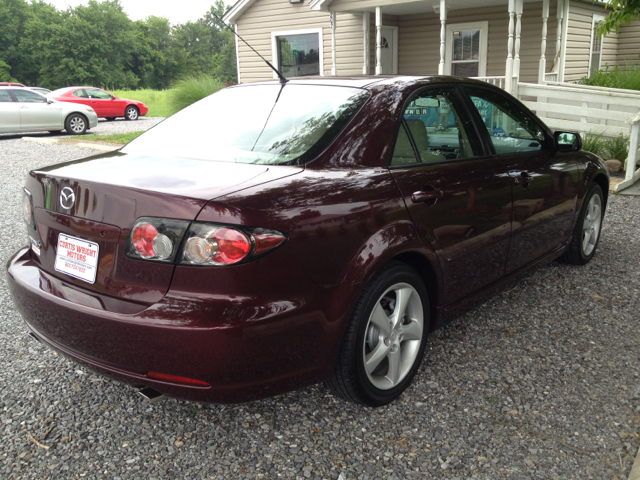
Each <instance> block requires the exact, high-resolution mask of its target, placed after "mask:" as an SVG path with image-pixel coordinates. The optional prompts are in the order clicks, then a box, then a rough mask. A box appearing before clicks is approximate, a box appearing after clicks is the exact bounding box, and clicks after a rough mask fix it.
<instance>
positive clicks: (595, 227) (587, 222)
mask: <svg viewBox="0 0 640 480" xmlns="http://www.w3.org/2000/svg"><path fill="white" fill-rule="evenodd" d="M603 216H604V196H603V194H602V188H600V185H598V184H597V183H593V184H592V185H591V187H590V188H589V191H588V192H587V195H586V197H585V199H584V202H583V204H582V208H581V209H580V216H579V217H578V222H577V223H576V226H575V229H574V230H573V239H572V240H571V244H570V245H569V250H567V251H566V253H565V254H564V256H563V257H562V259H563V260H564V261H566V262H567V263H570V264H572V265H585V264H586V263H588V262H589V261H590V260H591V259H592V258H593V255H594V254H595V253H596V247H597V246H598V241H599V240H600V230H601V227H602V218H603Z"/></svg>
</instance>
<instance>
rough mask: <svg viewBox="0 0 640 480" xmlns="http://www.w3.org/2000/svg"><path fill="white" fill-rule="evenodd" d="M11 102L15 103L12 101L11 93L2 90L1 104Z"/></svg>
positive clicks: (0, 93) (0, 92) (0, 95)
mask: <svg viewBox="0 0 640 480" xmlns="http://www.w3.org/2000/svg"><path fill="white" fill-rule="evenodd" d="M9 102H13V100H12V99H11V95H9V92H8V91H7V90H0V103H9Z"/></svg>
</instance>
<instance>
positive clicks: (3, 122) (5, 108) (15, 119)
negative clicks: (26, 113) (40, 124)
mask: <svg viewBox="0 0 640 480" xmlns="http://www.w3.org/2000/svg"><path fill="white" fill-rule="evenodd" d="M19 131H20V105H18V103H17V102H16V101H14V98H13V97H12V96H11V94H10V93H9V90H5V89H0V133H13V132H19Z"/></svg>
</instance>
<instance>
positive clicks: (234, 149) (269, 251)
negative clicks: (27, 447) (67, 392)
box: [8, 77, 608, 406]
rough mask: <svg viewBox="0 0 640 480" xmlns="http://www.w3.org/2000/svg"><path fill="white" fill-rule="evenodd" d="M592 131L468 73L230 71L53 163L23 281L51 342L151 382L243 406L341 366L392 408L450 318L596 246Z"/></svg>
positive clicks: (23, 293) (366, 393)
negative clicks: (140, 126)
mask: <svg viewBox="0 0 640 480" xmlns="http://www.w3.org/2000/svg"><path fill="white" fill-rule="evenodd" d="M211 112H216V114H215V115H211ZM580 148H581V140H580V137H579V135H578V134H574V133H571V132H555V133H554V132H551V131H549V130H548V128H547V127H546V126H545V125H544V124H542V123H541V122H540V121H539V120H538V119H537V117H535V115H533V114H532V113H531V112H530V111H528V110H527V109H526V107H524V106H523V105H522V104H521V103H520V102H518V101H517V100H515V99H513V98H512V97H510V96H509V95H507V94H505V93H504V92H502V91H501V90H499V89H497V88H494V87H491V86H489V85H485V84H482V83H480V82H474V81H469V80H465V79H459V78H453V77H436V78H418V77H406V78H390V79H381V78H357V79H305V80H293V81H290V82H288V83H286V84H280V83H277V82H266V83H259V84H249V85H242V86H237V87H232V88H227V89H224V90H222V91H220V92H218V93H216V94H214V95H212V96H211V97H208V98H207V99H205V100H202V101H201V102H198V103H197V104H194V105H192V106H191V107H189V108H187V109H185V110H183V111H181V112H179V113H178V114H176V115H174V116H173V117H171V118H169V119H167V120H166V121H165V122H163V123H161V124H160V125H158V126H157V127H155V128H153V129H151V130H150V131H148V132H147V133H145V134H143V135H142V136H140V137H139V138H137V139H136V140H134V141H133V142H131V143H130V144H129V145H127V146H126V147H124V148H122V149H121V150H120V151H117V152H113V153H109V154H103V155H98V156H95V157H92V158H87V159H82V160H76V161H72V162H68V163H63V164H59V165H54V166H51V167H47V168H42V169H39V170H34V171H32V172H31V173H30V174H29V176H28V178H27V182H26V185H25V188H24V191H23V192H22V195H23V205H24V219H25V223H26V226H27V230H28V238H29V246H28V247H26V248H24V249H22V250H20V251H19V252H17V253H16V255H15V256H14V257H13V258H12V259H11V260H10V262H9V265H8V271H9V276H10V282H9V283H10V286H11V289H12V292H13V297H14V300H15V303H16V305H17V306H18V308H19V309H20V311H21V313H22V315H23V317H24V319H25V320H26V322H27V324H28V326H29V328H30V329H31V331H32V332H33V334H34V335H35V336H36V337H37V338H38V339H40V340H41V341H43V342H45V343H46V344H48V345H50V346H51V347H53V348H54V349H56V351H58V352H61V353H63V354H65V355H67V356H68V357H70V358H71V359H73V360H75V361H77V362H80V363H83V364H85V365H87V366H88V367H90V368H92V369H94V370H97V371H99V372H102V373H104V374H105V375H109V376H111V377H113V378H117V379H120V380H122V381H124V382H127V383H129V384H131V385H135V386H139V387H147V388H151V389H153V390H154V391H156V392H159V393H160V394H163V395H168V396H174V397H180V398H185V399H190V400H196V401H207V402H242V401H248V400H252V399H258V398H263V397H266V396H270V395H275V394H278V393H282V392H286V391H290V390H292V389H296V388H300V387H303V386H305V385H310V384H314V383H318V382H323V381H326V382H327V384H328V385H329V386H330V387H331V389H332V390H333V391H334V392H335V393H337V394H339V395H341V396H342V397H344V398H346V399H349V400H352V401H355V402H359V403H363V404H367V405H372V406H377V405H384V404H386V403H388V402H390V401H392V400H394V399H395V398H397V397H398V396H399V395H400V394H401V393H402V391H403V390H404V389H406V388H407V386H408V385H409V384H410V382H411V381H412V378H413V377H414V375H415V374H416V371H417V370H418V368H419V366H420V362H421V360H422V356H423V353H424V349H425V345H426V339H427V336H428V334H429V332H430V331H432V330H434V329H435V328H437V327H439V326H441V325H443V324H444V323H446V322H447V321H449V320H450V319H452V318H454V317H455V316H456V315H458V314H459V313H460V312H463V311H465V310H467V309H468V308H469V307H470V306H471V305H472V304H474V302H476V301H477V300H478V299H481V298H484V296H485V294H486V293H487V292H489V291H492V290H495V289H496V288H499V287H500V286H501V285H502V284H503V283H504V282H505V281H506V280H509V279H512V278H514V277H515V276H517V275H518V274H521V273H523V272H525V271H527V270H528V269H530V268H531V267H533V266H535V265H539V264H540V263H542V262H545V261H549V260H552V259H554V258H556V257H559V256H562V257H563V258H564V259H565V260H566V261H568V262H570V263H573V264H584V263H586V262H588V261H589V260H590V259H591V258H592V257H593V255H594V254H595V250H596V246H597V243H598V238H599V233H600V227H601V224H602V219H603V216H604V211H605V207H606V200H607V196H606V195H607V188H606V186H607V182H608V177H607V173H606V169H605V168H604V165H603V163H602V160H601V159H599V158H598V157H596V156H594V155H591V154H588V153H585V152H581V151H580Z"/></svg>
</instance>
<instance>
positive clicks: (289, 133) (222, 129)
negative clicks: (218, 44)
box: [122, 85, 369, 165]
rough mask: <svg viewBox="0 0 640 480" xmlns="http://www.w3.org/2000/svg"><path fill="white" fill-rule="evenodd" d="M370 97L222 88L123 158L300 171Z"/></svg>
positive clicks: (335, 90) (338, 90) (316, 90)
mask: <svg viewBox="0 0 640 480" xmlns="http://www.w3.org/2000/svg"><path fill="white" fill-rule="evenodd" d="M368 98H369V93H368V92H367V91H365V90H361V89H358V88H348V87H336V86H325V85H285V86H281V85H251V86H246V87H234V88H227V89H224V90H221V91H219V92H218V93H215V94H213V95H211V96H209V97H207V98H205V99H203V100H201V101H199V102H197V103H195V104H193V105H191V106H190V107H187V108H185V109H184V110H182V111H180V112H178V113H176V114H175V115H173V116H172V117H170V118H168V119H166V120H165V121H164V122H162V123H161V124H159V125H158V126H156V127H155V128H153V129H151V130H149V131H148V132H146V133H145V134H144V135H141V136H140V137H138V138H137V139H135V140H133V141H132V142H131V143H129V144H128V145H127V146H126V147H124V148H123V149H122V151H123V152H125V153H131V154H145V155H158V156H176V157H183V158H195V159H200V160H214V161H224V162H236V163H256V164H269V165H277V164H288V165H300V164H303V163H306V162H308V161H309V160H311V159H313V158H315V157H316V156H317V155H318V154H319V153H320V152H322V150H323V149H324V148H326V147H327V146H328V145H329V144H330V143H331V141H333V139H334V138H335V137H336V136H337V135H338V133H339V132H340V130H342V128H343V127H344V126H345V125H346V124H347V122H348V121H349V120H350V119H351V118H352V117H353V116H354V115H355V113H356V112H357V111H358V110H359V109H360V107H361V106H362V105H363V104H364V102H365V101H366V100H367V99H368Z"/></svg>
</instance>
